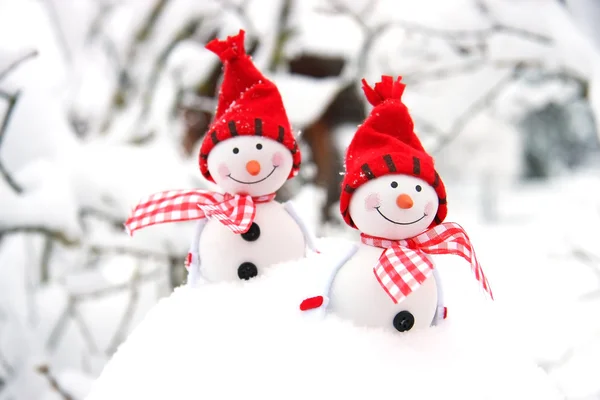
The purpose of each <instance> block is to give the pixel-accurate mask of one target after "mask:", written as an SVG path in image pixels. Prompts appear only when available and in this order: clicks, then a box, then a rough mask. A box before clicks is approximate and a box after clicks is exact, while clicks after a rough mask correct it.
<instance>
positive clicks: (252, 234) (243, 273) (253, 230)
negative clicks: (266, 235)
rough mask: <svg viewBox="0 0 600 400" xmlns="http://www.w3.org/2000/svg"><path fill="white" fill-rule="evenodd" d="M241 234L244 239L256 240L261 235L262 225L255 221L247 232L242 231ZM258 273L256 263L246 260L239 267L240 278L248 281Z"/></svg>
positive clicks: (248, 240)
mask: <svg viewBox="0 0 600 400" xmlns="http://www.w3.org/2000/svg"><path fill="white" fill-rule="evenodd" d="M241 236H242V239H244V240H245V241H247V242H254V241H256V240H258V238H259V237H260V227H259V226H258V224H257V223H256V222H253V223H252V225H250V229H248V231H247V232H245V233H242V234H241ZM257 275H258V268H257V267H256V265H255V264H254V263H251V262H248V261H246V262H243V263H242V264H241V265H240V266H239V267H238V277H239V278H240V279H243V280H246V281H247V280H249V279H250V278H254V277H255V276H257Z"/></svg>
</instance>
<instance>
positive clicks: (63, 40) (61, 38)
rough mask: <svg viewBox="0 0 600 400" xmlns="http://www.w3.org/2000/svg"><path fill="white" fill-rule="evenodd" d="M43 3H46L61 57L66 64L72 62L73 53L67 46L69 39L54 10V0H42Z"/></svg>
mask: <svg viewBox="0 0 600 400" xmlns="http://www.w3.org/2000/svg"><path fill="white" fill-rule="evenodd" d="M42 3H43V4H44V5H46V9H47V10H48V13H47V14H48V16H49V17H50V18H49V19H50V25H51V26H52V29H53V30H54V32H55V35H56V37H57V39H58V40H57V42H58V43H59V47H60V49H61V51H62V53H63V57H64V58H65V61H66V62H67V63H68V64H72V63H73V55H72V54H71V49H70V48H69V41H68V40H67V37H66V35H65V31H64V30H63V29H62V24H61V21H60V17H59V15H58V11H57V10H56V6H55V4H54V0H46V1H42Z"/></svg>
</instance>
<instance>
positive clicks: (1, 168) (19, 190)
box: [0, 161, 23, 193]
mask: <svg viewBox="0 0 600 400" xmlns="http://www.w3.org/2000/svg"><path fill="white" fill-rule="evenodd" d="M0 175H2V178H4V180H5V181H6V183H7V184H8V186H10V188H11V189H12V190H14V191H15V192H16V193H22V192H23V188H22V187H21V185H19V184H18V183H17V182H16V181H15V179H14V178H13V177H12V175H11V174H10V173H9V172H8V171H7V169H6V167H5V166H4V163H3V162H2V161H0Z"/></svg>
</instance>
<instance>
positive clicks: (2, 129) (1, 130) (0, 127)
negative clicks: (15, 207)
mask: <svg viewBox="0 0 600 400" xmlns="http://www.w3.org/2000/svg"><path fill="white" fill-rule="evenodd" d="M16 65H18V64H16ZM9 69H10V67H9ZM20 95H21V92H16V93H15V94H9V93H6V92H4V91H1V90H0V97H1V98H3V99H5V100H6V101H7V102H8V107H7V109H6V112H5V113H4V118H3V119H2V123H1V124H0V148H2V142H3V140H4V137H5V136H6V132H7V130H8V124H9V122H10V119H11V117H12V114H13V111H14V109H15V105H16V104H17V101H18V100H19V96H20ZM0 175H2V178H4V180H5V181H6V183H7V184H8V186H10V188H11V189H12V190H13V191H14V192H15V193H22V192H23V188H22V187H21V185H19V184H18V182H17V181H16V180H15V179H14V178H13V177H12V175H11V174H10V173H9V172H8V170H7V169H6V167H5V166H4V163H3V162H2V161H1V160H0Z"/></svg>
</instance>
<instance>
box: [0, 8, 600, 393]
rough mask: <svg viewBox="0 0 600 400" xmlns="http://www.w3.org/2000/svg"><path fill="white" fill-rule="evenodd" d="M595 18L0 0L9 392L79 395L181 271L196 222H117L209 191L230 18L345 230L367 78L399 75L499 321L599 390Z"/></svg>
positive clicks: (568, 380)
mask: <svg viewBox="0 0 600 400" xmlns="http://www.w3.org/2000/svg"><path fill="white" fill-rule="evenodd" d="M599 18H600V2H598V1H597V0H567V1H559V0H421V1H419V2H416V1H410V0H402V1H400V0H379V1H378V0H310V1H308V0H301V1H300V0H0V173H1V174H0V399H1V400H8V399H13V400H21V399H43V400H55V399H65V400H66V399H72V400H81V399H83V398H84V397H85V395H86V393H87V392H88V391H89V388H90V384H91V382H92V381H93V379H94V378H95V377H97V376H98V374H99V373H100V371H101V370H102V367H103V366H104V365H105V363H106V362H107V360H108V359H109V358H110V356H111V355H112V354H113V352H114V351H115V349H116V348H117V347H118V345H119V344H120V343H121V342H122V341H123V340H124V339H125V338H126V337H127V335H128V333H129V332H131V330H132V329H133V328H134V327H135V326H136V325H137V324H138V323H139V321H140V320H141V319H142V318H143V317H144V315H145V313H146V312H147V311H148V310H149V309H150V308H151V307H152V306H153V305H154V304H155V303H156V301H157V300H158V299H160V298H162V297H164V296H166V295H169V294H170V293H171V291H172V289H173V288H174V287H176V286H178V285H180V284H181V283H182V281H183V279H184V274H183V273H184V268H183V259H184V256H185V254H186V253H187V248H188V245H189V240H190V238H191V228H192V226H190V225H186V224H173V225H164V226H160V227H156V228H149V229H147V230H146V231H144V232H140V233H139V234H137V235H136V236H135V238H134V239H130V238H129V237H127V235H126V234H125V232H124V231H123V227H122V224H123V221H124V219H125V218H126V216H127V213H128V212H129V210H130V207H131V206H132V205H133V204H134V202H135V201H136V200H138V198H139V197H141V196H143V195H145V194H148V193H150V192H153V191H157V190H164V189H171V188H186V187H204V186H205V183H204V181H203V180H202V177H201V175H200V173H199V171H198V168H197V154H198V149H199V146H200V141H201V138H202V136H203V134H204V132H205V129H206V127H207V126H208V124H209V123H210V120H211V118H212V112H213V111H214V107H215V93H216V90H217V89H218V85H219V83H220V71H221V66H220V63H219V61H218V59H217V58H216V57H215V56H214V55H213V54H212V53H210V52H209V51H207V50H205V49H204V48H203V46H204V44H205V43H207V42H208V41H209V40H211V39H212V38H215V37H220V38H224V37H225V36H226V35H230V34H235V33H237V31H238V30H239V29H240V28H244V29H245V30H246V31H247V48H248V49H249V50H250V51H251V53H252V55H253V59H254V60H255V62H256V64H257V65H258V66H259V68H261V69H262V70H263V71H265V73H266V74H267V75H268V76H269V77H271V78H272V79H273V80H274V81H275V82H276V83H277V84H278V85H279V87H280V90H281V92H282V96H283V97H284V102H285V104H286V106H287V108H288V111H289V116H290V118H291V120H292V124H293V126H294V127H295V129H296V130H297V131H298V132H299V133H301V146H302V149H303V151H304V158H305V162H304V165H303V170H302V172H301V175H300V176H299V177H298V178H297V179H295V180H293V181H291V182H289V183H288V184H286V186H285V187H284V189H283V190H282V191H281V193H279V197H280V199H281V200H285V199H294V200H295V201H297V202H298V204H299V206H300V208H301V210H302V212H303V214H304V216H305V217H306V218H307V219H308V220H309V221H310V223H311V226H312V227H313V228H314V229H315V230H316V231H317V233H318V234H319V235H321V236H324V235H325V236H345V237H354V236H355V235H356V232H353V231H350V230H349V229H347V228H346V227H345V226H343V225H342V224H341V223H340V221H341V218H340V217H339V216H338V211H337V204H336V201H337V197H338V195H339V182H340V181H341V175H340V172H341V171H342V170H343V167H342V159H343V152H344V150H345V147H346V146H347V144H348V142H349V140H350V139H351V136H352V133H353V131H354V129H355V128H356V125H357V124H358V123H360V121H361V120H362V119H363V118H364V117H365V116H366V115H367V113H368V111H369V108H368V107H367V104H366V102H365V101H363V97H362V95H361V93H360V92H359V90H358V89H359V86H360V79H361V78H363V77H365V78H367V80H368V81H369V82H370V83H373V82H375V81H376V80H377V79H378V78H379V76H380V75H381V74H390V75H402V76H404V80H405V82H406V83H407V84H408V87H407V90H406V93H405V96H404V98H405V101H406V103H407V104H408V106H409V108H410V109H411V111H412V113H413V116H414V119H415V122H416V125H417V129H418V133H419V134H420V136H421V138H422V140H423V142H424V144H425V146H426V147H427V149H428V150H429V151H430V152H431V153H432V154H434V156H435V157H436V162H437V165H438V171H439V172H440V174H441V176H442V177H443V178H444V180H445V181H446V183H447V186H448V192H449V194H448V197H449V201H450V213H449V217H448V220H450V221H457V222H459V223H461V224H462V225H463V226H464V227H465V228H466V230H467V232H469V234H470V236H471V237H472V240H473V242H474V245H475V248H476V249H477V251H478V254H479V258H480V260H481V262H482V263H483V265H484V268H485V270H486V272H487V274H488V277H489V279H490V281H491V283H492V287H493V288H494V289H495V294H496V297H497V303H498V304H499V305H501V306H502V307H503V308H504V310H505V315H509V316H510V317H509V318H507V319H506V321H505V324H507V326H509V327H512V328H513V329H514V330H518V331H522V333H523V341H524V343H525V344H526V345H527V347H529V348H530V349H531V354H532V357H534V358H535V360H536V361H537V362H538V364H539V365H540V366H542V367H543V368H544V370H545V371H546V372H547V373H548V374H549V375H550V377H551V378H552V379H553V381H554V382H555V383H556V385H557V387H558V388H559V389H560V390H561V391H562V392H563V393H564V394H565V398H567V399H569V400H573V399H578V400H591V399H600V379H599V372H598V371H600V318H598V316H599V315H600V250H599V246H598V243H600V241H599V239H600V235H598V234H597V233H596V232H595V229H596V227H597V225H598V223H600V156H599V154H600V145H599V137H600V135H599V132H600V122H598V121H600V27H599V25H598V24H597V21H598V20H599ZM465 282H468V283H470V281H469V280H465ZM148 356H149V357H151V355H148Z"/></svg>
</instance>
